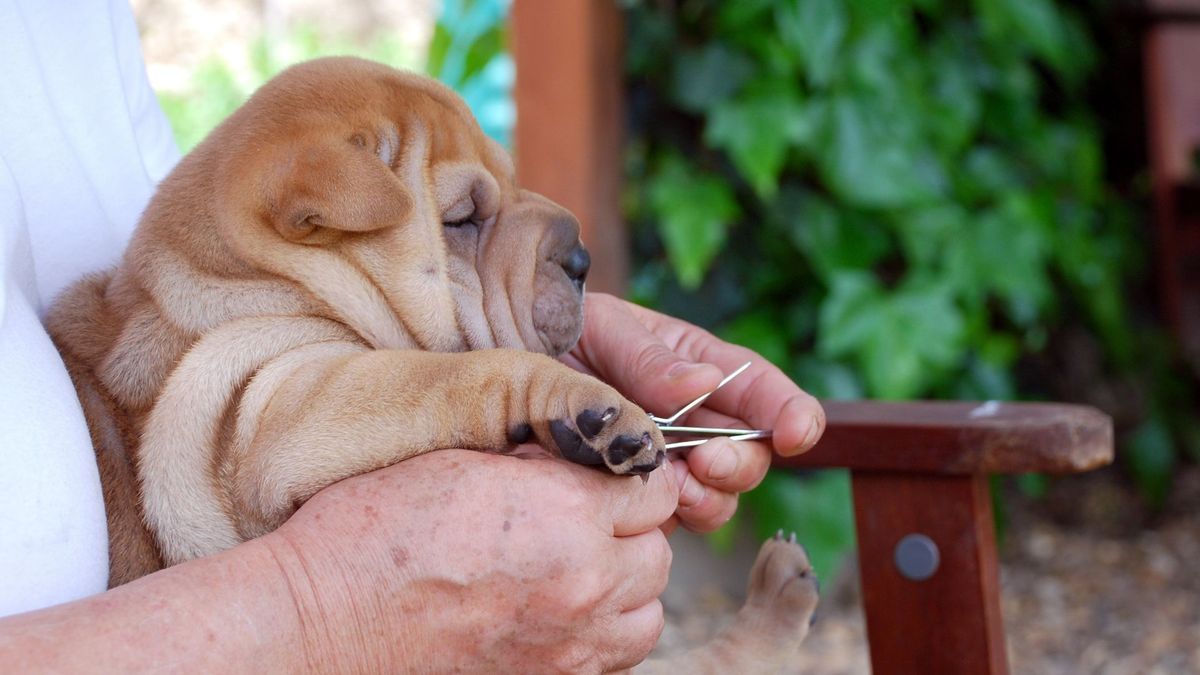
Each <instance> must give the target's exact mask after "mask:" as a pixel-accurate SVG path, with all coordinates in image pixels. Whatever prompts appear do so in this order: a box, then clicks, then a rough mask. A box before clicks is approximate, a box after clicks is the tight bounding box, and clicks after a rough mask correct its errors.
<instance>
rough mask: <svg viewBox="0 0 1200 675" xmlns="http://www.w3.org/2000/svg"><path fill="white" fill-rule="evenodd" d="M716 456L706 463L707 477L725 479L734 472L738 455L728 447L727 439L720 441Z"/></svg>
mask: <svg viewBox="0 0 1200 675" xmlns="http://www.w3.org/2000/svg"><path fill="white" fill-rule="evenodd" d="M720 443H721V445H720V448H719V449H718V450H717V456H716V457H713V460H712V463H710V464H709V465H708V477H709V478H710V479H712V480H725V479H726V478H729V477H730V476H732V475H733V474H734V472H735V471H737V468H738V455H737V452H735V451H734V449H733V448H731V447H729V441H721V442H720Z"/></svg>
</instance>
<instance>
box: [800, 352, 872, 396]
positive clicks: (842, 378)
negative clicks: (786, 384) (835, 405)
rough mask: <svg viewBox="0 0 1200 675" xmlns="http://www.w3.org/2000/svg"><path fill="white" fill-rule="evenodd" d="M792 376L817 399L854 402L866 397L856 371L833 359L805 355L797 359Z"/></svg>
mask: <svg viewBox="0 0 1200 675" xmlns="http://www.w3.org/2000/svg"><path fill="white" fill-rule="evenodd" d="M791 374H792V378H793V379H794V380H795V381H796V383H797V384H799V385H800V386H801V387H803V388H804V390H805V391H807V392H808V393H810V394H812V395H813V396H816V397H817V398H821V399H835V400H854V399H860V398H863V397H865V396H866V392H864V391H863V385H862V381H861V380H860V379H859V377H858V375H857V374H856V373H855V372H854V369H853V368H851V367H850V366H847V365H846V364H844V363H839V362H837V361H833V360H831V359H825V358H821V357H819V356H813V355H809V354H803V355H801V356H799V357H797V359H796V365H795V366H794V367H793V368H792V370H791Z"/></svg>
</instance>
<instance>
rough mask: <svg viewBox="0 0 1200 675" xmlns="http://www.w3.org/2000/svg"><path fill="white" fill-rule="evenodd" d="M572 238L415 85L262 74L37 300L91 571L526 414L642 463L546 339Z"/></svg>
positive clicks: (501, 432) (534, 426) (476, 133)
mask: <svg viewBox="0 0 1200 675" xmlns="http://www.w3.org/2000/svg"><path fill="white" fill-rule="evenodd" d="M468 219H469V221H470V222H469V223H464V224H457V223H458V221H464V220H468ZM448 223H449V224H448ZM579 246H580V244H579V226H578V223H577V222H576V221H575V219H574V218H573V217H572V216H571V214H569V213H568V212H566V211H565V210H564V209H562V208H561V207H559V206H557V205H556V204H554V203H552V202H550V201H549V200H546V199H545V198H543V197H541V196H539V195H536V194H532V193H529V192H525V191H522V190H520V189H518V187H517V186H516V184H515V180H514V175H513V165H512V162H511V160H510V159H509V158H508V156H507V154H506V153H505V152H504V151H503V150H502V149H501V148H500V147H499V146H498V145H497V144H496V143H494V142H493V141H491V140H490V139H488V138H487V137H486V136H484V135H483V134H482V132H480V130H479V127H478V125H477V124H476V123H475V121H474V119H473V118H472V116H471V114H470V112H469V111H468V110H467V108H466V106H465V105H464V104H463V102H462V101H461V99H459V98H458V97H457V96H456V95H454V94H453V93H452V92H450V91H449V90H448V89H446V88H444V87H443V86H441V85H440V84H437V83H435V82H433V81H430V80H427V79H425V78H421V77H418V76H414V75H410V74H405V73H401V72H398V71H395V70H392V69H390V68H387V67H384V66H381V65H378V64H372V63H369V62H365V61H361V60H357V59H348V58H336V59H322V60H318V61H313V62H310V63H307V64H303V65H300V66H296V67H293V68H291V69H289V70H287V71H285V72H284V73H282V74H281V75H280V76H278V77H277V78H275V79H274V80H272V81H271V82H269V83H268V84H266V85H265V86H263V87H262V89H260V90H259V91H258V92H257V93H256V94H255V95H254V96H253V97H251V99H250V100H249V101H247V103H246V104H245V105H244V106H243V107H241V108H240V109H239V110H238V111H236V112H235V113H234V114H233V115H231V116H230V117H229V118H228V119H227V120H226V121H225V122H223V123H222V124H221V125H220V126H219V127H218V128H217V129H216V130H214V131H213V132H212V134H211V135H210V136H209V137H208V138H207V139H205V140H204V142H202V143H201V144H200V145H199V146H198V147H197V148H196V149H195V150H194V151H193V152H192V153H190V154H189V155H188V156H187V157H185V158H184V159H183V160H182V161H181V162H180V163H179V165H178V166H177V167H176V168H175V170H174V171H172V173H171V174H170V175H169V176H168V177H167V178H166V179H165V180H164V181H163V183H162V185H161V186H160V188H159V190H158V192H157V193H156V195H155V196H154V198H153V199H152V201H151V202H150V204H149V205H148V207H147V209H146V211H145V213H144V214H143V217H142V219H141V222H140V223H139V226H138V228H137V230H136V232H135V234H134V236H133V239H132V241H131V243H130V246H129V248H128V250H127V251H126V253H125V256H124V258H123V259H122V260H121V262H120V264H119V265H118V266H117V267H116V268H115V269H114V270H112V271H110V272H108V273H104V274H100V275H94V276H91V277H88V278H85V279H83V280H81V281H79V282H78V283H76V284H75V285H74V286H72V287H71V288H69V289H68V290H67V291H66V292H65V293H64V294H63V296H62V297H61V298H60V299H59V300H58V301H57V303H56V304H55V306H54V307H53V308H52V310H51V312H50V314H49V316H48V319H47V324H48V329H49V331H50V333H51V336H52V337H53V338H54V341H55V343H56V344H57V346H58V348H59V350H60V351H61V352H62V354H63V356H64V359H65V360H66V362H67V364H68V369H69V371H70V373H71V376H72V378H73V380H74V382H75V385H76V388H77V389H78V391H79V394H80V398H81V401H82V403H83V407H84V412H85V414H86V417H87V420H88V424H89V426H90V429H91V433H92V440H93V442H94V444H95V447H96V452H97V457H98V464H99V466H100V472H101V479H102V482H103V486H104V498H105V506H106V508H107V511H108V521H109V533H110V560H111V567H110V570H111V571H110V585H114V586H115V585H118V584H122V583H125V582H128V581H131V580H133V579H136V578H138V577H139V576H142V575H145V574H148V573H150V572H153V571H154V570H156V569H159V568H160V567H162V566H163V565H171V564H175V563H179V562H182V561H185V560H189V559H192V558H195V557H199V556H204V555H209V554H213V553H216V552H218V551H221V550H224V549H227V548H229V547H232V546H234V545H236V544H237V543H239V542H241V541H244V540H246V539H248V538H251V537H255V536H258V535H261V534H263V533H265V532H269V531H270V530H272V529H274V528H275V527H278V526H279V524H281V523H282V522H283V521H284V520H285V519H286V518H287V517H288V516H289V515H290V514H291V513H293V512H294V511H295V509H296V508H297V507H298V506H299V505H300V504H302V503H303V502H304V501H305V500H307V499H308V498H309V497H310V496H312V495H313V494H314V493H315V492H316V491H318V490H320V489H321V488H323V487H325V486H327V485H329V484H331V483H333V482H335V481H338V480H340V479H342V478H345V477H348V476H351V475H355V474H359V473H363V472H367V471H371V470H373V469H377V468H380V467H383V466H386V465H389V464H392V463H395V462H397V461H400V460H403V459H405V458H407V457H411V456H413V455H416V454H419V453H423V452H428V451H430V450H436V449H439V448H447V447H465V448H477V449H503V448H505V447H506V446H510V445H511V444H512V442H513V441H514V440H522V439H524V437H525V436H526V433H528V432H532V434H533V440H538V441H539V442H541V443H542V444H543V445H544V446H545V447H547V448H548V449H551V450H556V449H557V450H560V451H562V452H563V454H564V456H567V457H568V458H571V459H574V460H575V461H583V462H585V463H603V464H604V465H606V466H607V468H608V469H610V470H612V471H613V472H616V473H630V472H635V473H644V472H645V471H649V470H651V469H653V468H654V467H655V466H657V465H658V464H659V463H661V462H662V460H663V453H662V446H663V439H662V435H661V434H660V433H659V431H658V429H657V428H656V427H655V426H654V425H653V424H651V423H650V421H649V419H648V417H647V416H646V414H645V413H644V412H643V411H642V410H641V409H639V408H638V407H637V406H635V405H633V404H632V403H630V402H629V401H627V400H625V399H624V398H623V397H622V396H620V395H619V394H618V393H617V392H616V391H615V390H613V389H612V388H611V387H608V386H607V385H605V384H603V383H601V382H599V381H597V380H595V379H594V378H591V377H587V376H584V375H581V374H579V373H576V372H574V371H572V370H570V369H568V368H566V367H565V366H563V365H562V364H560V363H559V362H558V361H556V360H554V359H553V358H551V357H552V356H557V355H558V354H561V353H562V352H564V351H566V350H567V349H569V348H570V347H571V346H572V345H573V344H574V343H575V341H576V340H578V338H579V335H580V333H581V330H582V304H581V303H582V292H581V291H582V280H581V279H578V278H577V277H578V275H577V274H575V275H574V276H575V277H576V278H574V279H573V278H572V274H569V273H568V272H567V267H568V260H569V259H571V254H572V252H573V251H575V250H576V249H577V248H578V247H579ZM605 412H611V414H609V415H605V417H604V419H605V424H604V425H603V426H602V428H600V429H599V430H598V431H594V432H593V433H590V434H588V433H584V431H583V429H582V427H584V426H587V425H585V424H583V423H582V422H580V420H583V419H584V418H585V416H586V414H592V415H593V416H595V415H599V414H601V413H605ZM514 436H515V437H514ZM585 436H586V438H584V437H585ZM562 443H566V445H565V446H562V447H560V445H561V444H562Z"/></svg>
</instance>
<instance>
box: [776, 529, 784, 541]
mask: <svg viewBox="0 0 1200 675" xmlns="http://www.w3.org/2000/svg"><path fill="white" fill-rule="evenodd" d="M782 539H783V528H782V527H781V528H779V531H777V532H776V533H775V541H780V540H782Z"/></svg>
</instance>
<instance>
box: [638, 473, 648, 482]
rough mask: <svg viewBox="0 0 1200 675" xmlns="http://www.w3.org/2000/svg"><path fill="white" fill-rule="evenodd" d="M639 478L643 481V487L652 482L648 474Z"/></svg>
mask: <svg viewBox="0 0 1200 675" xmlns="http://www.w3.org/2000/svg"><path fill="white" fill-rule="evenodd" d="M639 478H641V479H642V485H645V484H646V483H649V482H650V474H648V473H644V474H642V475H641V476H639Z"/></svg>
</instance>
